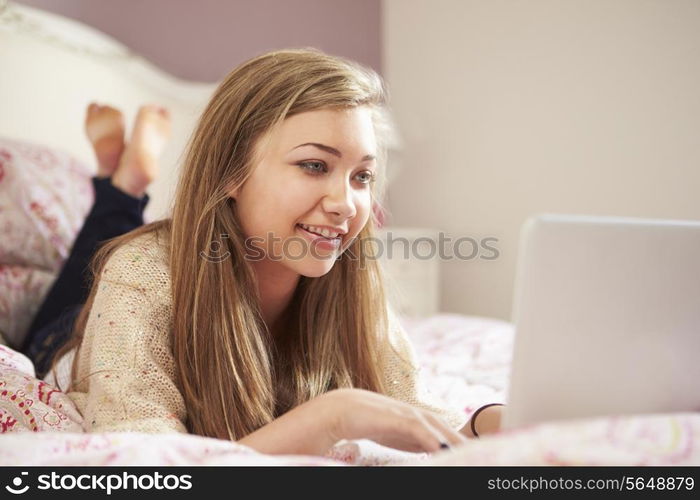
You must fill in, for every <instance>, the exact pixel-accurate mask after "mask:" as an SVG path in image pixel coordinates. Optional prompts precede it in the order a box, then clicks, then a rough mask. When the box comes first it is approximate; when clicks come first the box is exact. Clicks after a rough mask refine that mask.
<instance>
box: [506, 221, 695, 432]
mask: <svg viewBox="0 0 700 500" xmlns="http://www.w3.org/2000/svg"><path fill="white" fill-rule="evenodd" d="M513 322H514V323H515V332H516V335H515V343H514V351H513V364H512V371H511V378H510V383H509V387H508V391H507V394H508V396H507V402H508V404H507V406H506V407H505V409H504V413H503V421H502V427H503V428H504V429H514V428H519V427H522V426H528V425H532V424H538V423H542V422H548V421H556V420H565V419H579V418H587V417H598V416H611V415H631V414H647V413H667V412H683V411H700V390H699V387H700V385H699V381H700V221H684V220H655V219H635V218H618V217H589V216H573V215H539V216H535V217H532V218H530V219H528V221H527V222H526V223H525V224H524V226H523V229H522V232H521V241H520V253H519V260H518V264H517V274H516V280H515V295H514V303H513Z"/></svg>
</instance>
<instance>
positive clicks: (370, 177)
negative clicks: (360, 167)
mask: <svg viewBox="0 0 700 500" xmlns="http://www.w3.org/2000/svg"><path fill="white" fill-rule="evenodd" d="M357 178H358V180H359V181H360V183H361V184H371V183H373V182H374V174H373V173H372V172H370V171H369V170H365V171H364V172H360V173H359V174H357Z"/></svg>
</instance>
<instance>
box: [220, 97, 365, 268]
mask: <svg viewBox="0 0 700 500" xmlns="http://www.w3.org/2000/svg"><path fill="white" fill-rule="evenodd" d="M267 139H269V141H268V140H267ZM256 147H257V148H258V150H257V154H258V156H257V158H258V161H257V163H256V165H255V166H254V168H253V172H252V174H251V176H250V177H249V178H248V180H247V181H246V182H245V183H244V184H243V186H241V187H240V188H239V189H238V190H235V191H233V192H232V193H231V195H232V196H233V197H234V198H235V199H236V205H237V207H238V214H239V217H240V221H241V224H242V226H243V231H244V233H245V235H246V237H247V241H246V249H247V251H248V258H249V259H250V260H252V261H253V264H255V261H258V262H264V263H265V264H266V265H268V266H269V265H270V264H271V263H274V264H272V265H273V266H274V267H275V269H277V270H278V271H291V272H293V273H295V274H297V275H303V276H309V277H318V276H322V275H324V274H326V273H327V272H328V271H330V269H331V268H332V267H333V264H334V263H335V259H336V258H337V257H338V256H340V254H341V253H342V252H343V251H344V250H345V249H346V248H347V247H348V246H349V244H350V243H351V242H352V240H353V239H354V238H355V237H356V236H357V235H358V233H359V232H360V230H361V229H362V228H363V227H364V226H365V224H366V223H367V221H368V219H369V216H370V210H371V204H372V198H371V193H370V187H371V186H370V183H371V181H372V179H373V177H374V176H375V175H376V168H377V165H376V161H375V156H376V154H377V152H376V148H377V145H376V138H375V133H374V126H373V124H372V119H371V112H370V110H369V109H368V108H366V107H358V108H351V109H342V110H339V109H323V110H318V111H309V112H306V113H300V114H297V115H294V116H291V117H289V118H287V119H286V120H284V121H283V122H282V124H281V126H280V127H279V128H278V129H277V130H276V131H274V132H273V133H270V134H268V135H267V136H266V137H263V138H261V140H259V141H258V143H257V145H256ZM277 266H280V267H277Z"/></svg>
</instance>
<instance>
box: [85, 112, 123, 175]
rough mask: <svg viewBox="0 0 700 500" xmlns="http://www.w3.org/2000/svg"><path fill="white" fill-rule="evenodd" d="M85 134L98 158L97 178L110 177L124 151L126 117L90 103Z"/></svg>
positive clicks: (86, 116)
mask: <svg viewBox="0 0 700 500" xmlns="http://www.w3.org/2000/svg"><path fill="white" fill-rule="evenodd" d="M85 133H86V134H87V136H88V139H89V140H90V142H91V143H92V147H93V149H94V150H95V156H97V177H109V176H110V175H112V173H113V172H114V171H115V170H116V168H117V165H119V159H120V158H121V156H122V152H123V151H124V117H123V116H122V113H121V111H119V110H118V109H115V108H112V107H110V106H100V105H99V104H97V103H94V102H93V103H90V105H89V106H88V109H87V113H86V114H85Z"/></svg>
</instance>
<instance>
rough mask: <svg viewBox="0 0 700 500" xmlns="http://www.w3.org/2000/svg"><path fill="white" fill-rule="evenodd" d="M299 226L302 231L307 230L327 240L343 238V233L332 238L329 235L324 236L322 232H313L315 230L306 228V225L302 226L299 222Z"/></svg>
mask: <svg viewBox="0 0 700 500" xmlns="http://www.w3.org/2000/svg"><path fill="white" fill-rule="evenodd" d="M297 227H298V228H299V229H301V230H302V231H306V232H307V233H309V234H313V235H314V236H318V237H320V238H323V239H326V240H328V241H333V240H341V239H342V238H343V235H342V234H339V235H338V236H336V237H335V238H331V237H329V236H324V235H322V234H319V233H315V232H313V231H309V230H308V229H306V228H305V227H304V226H302V225H301V224H297Z"/></svg>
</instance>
